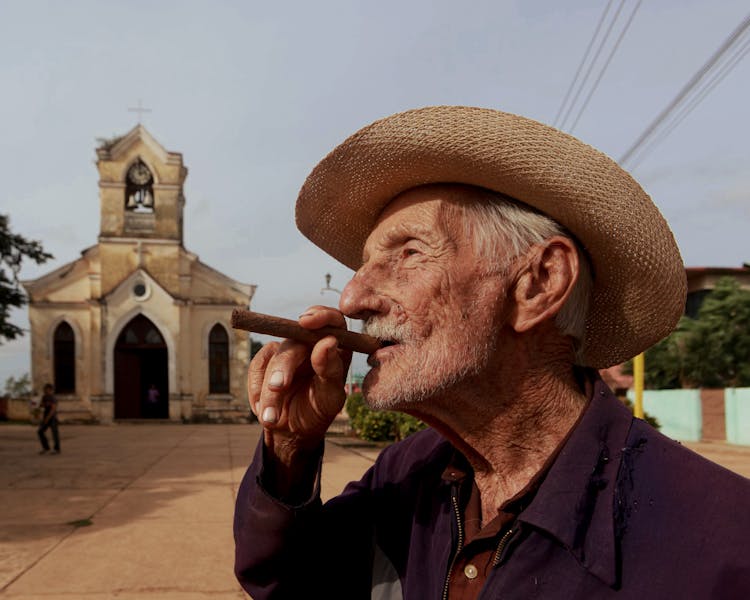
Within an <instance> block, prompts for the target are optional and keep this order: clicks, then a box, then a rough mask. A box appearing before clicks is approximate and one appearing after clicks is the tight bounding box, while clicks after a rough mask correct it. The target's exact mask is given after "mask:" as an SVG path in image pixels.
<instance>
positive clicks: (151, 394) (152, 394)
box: [148, 383, 159, 407]
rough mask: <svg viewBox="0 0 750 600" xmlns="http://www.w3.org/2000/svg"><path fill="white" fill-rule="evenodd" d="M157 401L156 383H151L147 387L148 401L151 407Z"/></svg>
mask: <svg viewBox="0 0 750 600" xmlns="http://www.w3.org/2000/svg"><path fill="white" fill-rule="evenodd" d="M158 402H159V390H158V389H157V388H156V384H155V383H152V384H151V386H150V387H149V388H148V403H149V404H150V405H151V406H152V407H153V406H156V404H157V403H158Z"/></svg>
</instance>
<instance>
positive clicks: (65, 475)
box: [0, 424, 750, 600]
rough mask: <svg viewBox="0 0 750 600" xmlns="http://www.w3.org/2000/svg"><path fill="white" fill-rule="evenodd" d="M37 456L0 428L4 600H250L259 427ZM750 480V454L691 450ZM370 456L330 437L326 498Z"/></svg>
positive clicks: (26, 441) (155, 428)
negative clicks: (248, 533)
mask: <svg viewBox="0 0 750 600" xmlns="http://www.w3.org/2000/svg"><path fill="white" fill-rule="evenodd" d="M60 431H61V438H62V454H60V455H43V456H40V455H39V454H38V449H39V443H38V441H37V439H36V432H35V429H34V428H33V427H32V426H30V425H8V424H3V425H0V596H2V597H3V598H5V597H7V598H17V599H23V600H50V599H55V598H61V599H70V600H72V599H79V598H80V599H82V600H99V599H104V598H120V599H123V600H135V599H138V598H173V599H180V600H197V599H203V598H206V599H207V598H219V599H223V598H244V597H246V596H245V595H244V593H243V592H242V590H241V588H240V587H239V585H238V584H237V582H236V581H235V579H234V575H233V574H232V562H233V541H232V512H233V508H234V498H235V495H236V493H237V486H238V485H239V482H240V480H241V478H242V475H243V473H244V471H245V468H246V467H247V464H248V462H249V460H250V456H251V453H252V451H253V449H254V447H255V444H256V442H257V440H258V436H259V434H260V428H259V427H258V426H257V425H166V424H165V425H157V424H118V425H113V426H99V427H96V426H85V425H64V426H61V428H60ZM689 445H690V446H691V447H693V448H695V449H696V450H697V451H699V452H701V453H703V454H705V455H707V456H709V457H710V458H712V459H714V460H716V461H717V462H720V463H722V464H724V465H726V466H727V467H728V468H732V469H734V470H736V471H738V472H740V473H742V474H743V475H744V476H746V477H748V476H750V448H746V447H739V446H729V445H727V444H720V443H709V444H696V445H693V444H689ZM376 456H377V449H374V448H369V447H363V446H361V445H359V444H351V443H349V442H348V441H347V440H346V439H344V438H331V439H329V441H328V443H327V447H326V466H325V470H324V475H323V481H322V491H323V496H324V498H328V497H331V496H332V495H335V494H336V493H338V492H339V491H340V490H341V489H342V488H343V486H344V485H345V483H346V482H347V481H350V480H351V479H355V478H358V477H359V476H360V475H361V474H362V473H364V471H365V470H366V469H367V468H368V467H369V466H370V465H371V464H372V462H373V461H374V459H375V457H376Z"/></svg>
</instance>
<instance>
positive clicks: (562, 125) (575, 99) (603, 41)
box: [559, 0, 625, 129]
mask: <svg viewBox="0 0 750 600" xmlns="http://www.w3.org/2000/svg"><path fill="white" fill-rule="evenodd" d="M624 5H625V0H620V4H619V6H618V7H617V11H616V12H615V15H614V17H612V20H611V21H610V22H609V26H608V27H607V31H606V32H605V33H604V37H603V38H602V39H601V41H600V42H599V46H598V47H597V49H596V53H595V54H594V58H593V59H592V60H591V62H590V63H589V67H588V69H586V74H585V75H584V76H583V79H582V80H581V82H580V83H579V85H578V88H577V89H576V93H575V95H574V96H573V100H572V101H571V103H570V105H569V106H568V109H567V111H565V116H564V117H563V119H562V121H561V122H560V124H559V127H560V129H564V128H565V123H566V122H567V120H568V117H570V113H571V112H572V111H573V107H574V106H575V105H576V102H578V98H579V96H580V95H581V91H583V88H584V87H585V85H586V81H587V80H588V78H589V75H591V71H592V69H593V68H594V65H595V64H596V62H597V61H598V60H599V56H600V54H601V53H602V49H603V48H604V45H605V44H606V42H607V40H608V39H609V36H610V34H611V33H612V27H614V24H615V22H616V21H617V19H618V18H619V16H620V12H621V11H622V7H623V6H624Z"/></svg>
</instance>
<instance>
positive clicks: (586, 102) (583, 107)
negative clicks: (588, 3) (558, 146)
mask: <svg viewBox="0 0 750 600" xmlns="http://www.w3.org/2000/svg"><path fill="white" fill-rule="evenodd" d="M640 6H641V0H638V2H637V4H636V5H635V8H634V9H633V12H632V13H630V17H629V18H628V21H627V23H625V27H623V28H622V31H620V35H619V36H618V37H617V41H615V44H614V46H612V50H611V51H610V53H609V56H608V57H607V60H606V62H605V63H604V66H603V67H602V69H601V71H599V76H598V77H597V78H596V81H595V82H594V85H593V86H591V89H590V90H589V93H588V95H587V96H586V100H584V102H583V104H582V105H581V108H580V110H579V111H578V115H577V116H576V118H575V121H573V124H572V125H571V126H570V129H569V130H568V131H569V133H573V130H574V129H575V128H576V125H578V121H579V119H580V118H581V115H583V112H584V111H585V110H586V107H587V106H588V105H589V101H590V100H591V97H592V96H593V95H594V92H595V91H596V88H597V87H599V82H600V81H601V80H602V77H604V73H605V72H606V70H607V67H609V63H610V62H612V57H613V56H614V55H615V52H617V49H618V48H619V47H620V42H622V38H624V37H625V34H626V33H627V31H628V29H629V28H630V24H631V23H632V22H633V18H634V17H635V13H637V12H638V9H639V8H640Z"/></svg>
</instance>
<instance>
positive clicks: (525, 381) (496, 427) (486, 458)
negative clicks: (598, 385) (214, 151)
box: [410, 348, 587, 516]
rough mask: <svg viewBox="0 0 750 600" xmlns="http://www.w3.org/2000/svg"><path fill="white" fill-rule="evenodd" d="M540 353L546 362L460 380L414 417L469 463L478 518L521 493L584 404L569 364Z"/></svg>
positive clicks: (506, 365)
mask: <svg viewBox="0 0 750 600" xmlns="http://www.w3.org/2000/svg"><path fill="white" fill-rule="evenodd" d="M546 350H547V351H546V352H545V354H546V359H543V360H538V359H537V360H536V361H535V364H532V363H531V362H530V361H525V364H519V361H517V360H516V361H506V362H505V363H504V364H503V365H499V366H498V367H497V369H495V370H494V371H488V372H491V373H493V375H492V376H488V375H487V372H485V373H484V374H483V375H482V376H481V377H477V378H474V379H473V380H472V381H467V382H463V384H462V385H461V389H460V390H452V391H451V392H450V393H446V394H445V395H443V396H441V397H439V398H435V399H434V401H433V400H431V401H430V402H429V403H428V404H427V405H426V406H425V407H424V408H425V409H429V414H425V413H426V412H427V411H426V410H425V413H422V411H421V410H420V411H415V413H414V414H416V415H417V416H419V417H420V418H422V419H423V420H425V421H426V422H427V423H429V424H430V425H432V426H433V427H434V428H435V429H437V430H438V431H439V432H440V433H442V434H443V435H444V436H445V437H446V438H447V439H448V440H450V441H451V443H452V444H453V445H454V446H455V447H456V448H457V449H458V450H459V451H460V452H461V453H462V454H463V455H464V456H465V457H466V459H467V460H468V461H469V463H470V464H471V466H472V468H473V469H474V474H475V481H476V484H477V486H478V488H479V491H480V494H481V500H482V513H483V515H486V516H491V515H494V514H496V512H497V509H498V508H499V507H500V506H502V504H503V503H504V502H505V501H506V500H509V499H510V498H512V497H513V496H515V495H516V494H517V493H518V492H519V491H521V490H522V489H523V488H524V487H526V485H527V484H528V483H529V482H530V481H531V479H532V478H533V477H534V476H535V475H536V474H537V473H538V472H539V471H540V470H541V469H542V468H543V467H544V465H545V463H546V462H547V460H548V459H549V457H550V456H551V455H552V454H553V453H554V452H555V451H556V450H557V448H558V447H559V446H560V444H561V443H562V442H563V440H564V439H565V438H566V436H567V435H568V433H569V432H570V430H571V429H572V428H573V426H574V425H575V423H576V422H577V420H578V418H579V417H580V415H581V413H582V412H583V409H584V407H585V405H586V402H587V398H586V394H585V393H584V391H583V390H582V389H581V388H580V386H579V384H578V382H577V381H576V378H575V375H574V373H573V370H572V368H571V365H570V361H569V360H557V359H556V357H555V356H551V355H550V352H549V348H547V349H546ZM506 356H507V354H506ZM516 356H519V355H518V354H517V355H516ZM521 356H530V355H529V354H528V353H524V354H521ZM531 356H533V354H532V355H531ZM511 362H513V363H514V364H510V363H511ZM410 412H411V411H410Z"/></svg>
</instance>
